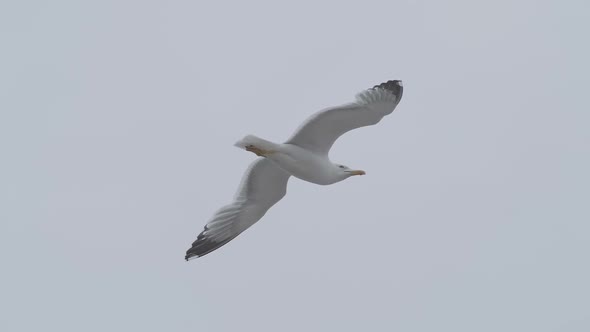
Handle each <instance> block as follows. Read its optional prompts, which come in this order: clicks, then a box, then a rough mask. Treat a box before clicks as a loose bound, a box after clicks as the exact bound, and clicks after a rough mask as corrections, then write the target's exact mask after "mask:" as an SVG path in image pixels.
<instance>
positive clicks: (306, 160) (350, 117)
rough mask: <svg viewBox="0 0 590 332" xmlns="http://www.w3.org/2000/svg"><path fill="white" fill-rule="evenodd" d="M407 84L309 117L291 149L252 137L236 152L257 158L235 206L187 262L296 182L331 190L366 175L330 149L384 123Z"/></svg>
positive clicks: (213, 222) (256, 216)
mask: <svg viewBox="0 0 590 332" xmlns="http://www.w3.org/2000/svg"><path fill="white" fill-rule="evenodd" d="M402 93H403V87H402V81H399V80H392V81H388V82H385V83H382V84H379V85H376V86H374V87H372V88H370V89H367V90H365V91H362V92H360V93H359V94H357V95H356V98H355V101H354V102H352V103H349V104H345V105H342V106H337V107H332V108H328V109H325V110H322V111H320V112H318V113H316V114H314V115H312V116H311V117H309V118H308V119H307V120H306V121H305V122H304V123H303V124H302V125H301V126H300V127H299V129H297V130H296V131H295V133H294V134H293V136H291V138H289V139H288V140H287V141H286V142H285V143H282V144H280V143H273V142H270V141H267V140H265V139H262V138H259V137H256V136H254V135H248V136H246V137H244V138H243V139H241V140H240V141H238V142H237V143H236V144H235V146H237V147H238V148H241V149H244V150H246V151H250V152H253V153H254V154H256V155H257V156H259V158H257V159H256V160H255V161H254V162H252V164H250V166H249V167H248V169H247V170H246V172H245V174H244V175H243V177H242V181H241V184H240V186H239V187H238V190H237V192H236V194H235V197H234V200H233V202H231V203H230V204H228V205H226V206H223V207H222V208H221V209H219V210H218V211H217V212H216V213H215V214H214V215H213V217H212V218H211V219H210V221H209V222H208V223H207V224H206V225H205V229H204V230H203V231H202V232H201V233H200V234H199V235H198V236H197V240H196V241H195V242H193V244H192V246H191V248H190V249H188V250H187V252H186V256H185V259H186V260H187V261H188V260H190V259H192V258H197V257H201V256H203V255H206V254H208V253H210V252H212V251H214V250H216V249H219V248H220V247H221V246H223V245H224V244H226V243H228V242H229V241H231V240H232V239H234V238H235V237H236V236H238V235H240V234H241V233H242V232H243V231H245V230H246V229H248V227H250V226H252V225H253V224H254V223H256V222H257V221H258V220H260V218H262V217H263V216H264V214H265V213H266V212H267V211H268V209H270V208H271V207H272V206H273V205H275V204H276V203H277V202H278V201H280V200H281V199H282V198H283V197H284V196H285V194H286V193H287V182H288V181H289V178H290V177H291V176H294V177H296V178H299V179H301V180H305V181H308V182H311V183H315V184H319V185H329V184H333V183H336V182H339V181H342V180H344V179H347V178H349V177H351V176H354V175H364V174H365V172H364V171H362V170H357V169H351V168H349V167H348V166H345V165H341V164H336V163H333V162H332V161H330V158H329V157H328V153H329V152H330V148H331V147H332V145H333V144H334V142H335V141H336V139H338V137H340V136H341V135H342V134H344V133H346V132H348V131H350V130H352V129H356V128H360V127H365V126H371V125H374V124H376V123H378V122H379V121H380V120H381V119H382V118H383V117H384V116H386V115H388V114H390V113H391V112H393V110H394V109H395V107H396V106H397V104H398V103H399V102H400V100H401V98H402Z"/></svg>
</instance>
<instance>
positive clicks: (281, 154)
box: [268, 144, 340, 185]
mask: <svg viewBox="0 0 590 332" xmlns="http://www.w3.org/2000/svg"><path fill="white" fill-rule="evenodd" d="M268 158H269V159H270V160H272V161H273V162H275V163H276V164H277V165H278V166H279V167H280V168H282V169H283V170H284V171H286V172H288V173H290V174H291V175H293V176H294V177H296V178H299V179H301V180H304V181H308V182H312V183H315V184H319V185H328V184H332V183H334V182H338V181H339V180H340V179H336V178H335V177H334V176H333V172H332V167H333V166H332V163H331V162H330V160H329V159H328V157H327V156H321V155H318V154H316V153H313V152H311V151H307V150H305V149H303V148H300V147H298V146H294V145H291V144H283V145H282V149H281V150H280V151H278V152H277V153H273V154H272V155H270V156H269V157H268Z"/></svg>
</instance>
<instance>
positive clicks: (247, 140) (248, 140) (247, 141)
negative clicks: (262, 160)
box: [234, 135, 277, 151]
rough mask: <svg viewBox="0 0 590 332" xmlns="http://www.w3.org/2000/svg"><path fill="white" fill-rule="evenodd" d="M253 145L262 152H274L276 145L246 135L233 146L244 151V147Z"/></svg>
mask: <svg viewBox="0 0 590 332" xmlns="http://www.w3.org/2000/svg"><path fill="white" fill-rule="evenodd" d="M248 145H253V146H255V147H257V148H259V149H263V150H269V151H272V150H276V146H277V144H275V143H273V142H270V141H267V140H265V139H262V138H259V137H256V136H254V135H247V136H246V137H244V138H242V139H241V140H239V141H237V142H236V143H235V144H234V146H236V147H238V148H240V149H244V150H245V149H246V146H248Z"/></svg>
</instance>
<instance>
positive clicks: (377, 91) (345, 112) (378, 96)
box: [285, 80, 403, 154]
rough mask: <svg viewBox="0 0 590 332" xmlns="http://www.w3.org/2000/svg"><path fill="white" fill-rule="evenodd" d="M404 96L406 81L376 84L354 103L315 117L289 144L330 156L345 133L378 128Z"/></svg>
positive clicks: (298, 131) (317, 114)
mask: <svg viewBox="0 0 590 332" xmlns="http://www.w3.org/2000/svg"><path fill="white" fill-rule="evenodd" d="M402 93H403V87H402V81H399V80H395V81H388V82H385V83H381V84H380V85H376V86H374V87H373V88H370V89H367V90H365V91H363V92H361V93H359V94H358V95H357V96H356V101H355V102H354V103H350V104H347V105H342V106H338V107H333V108H328V109H325V110H323V111H320V112H318V113H316V114H314V115H312V116H311V117H310V118H308V119H307V120H306V121H305V122H304V123H303V124H302V125H301V127H299V129H297V130H296V131H295V134H293V136H291V138H289V140H287V142H285V143H287V144H294V145H297V146H300V147H302V148H305V149H308V150H311V151H314V152H317V153H322V154H328V152H329V151H330V148H331V147H332V145H333V144H334V142H335V141H336V139H338V137H340V136H341V135H342V134H344V133H346V132H347V131H350V130H352V129H355V128H360V127H364V126H370V125H374V124H376V123H378V122H379V121H380V120H381V119H382V118H383V117H384V116H386V115H387V114H390V113H391V112H393V110H394V109H395V107H396V106H397V104H398V103H399V102H400V100H401V98H402Z"/></svg>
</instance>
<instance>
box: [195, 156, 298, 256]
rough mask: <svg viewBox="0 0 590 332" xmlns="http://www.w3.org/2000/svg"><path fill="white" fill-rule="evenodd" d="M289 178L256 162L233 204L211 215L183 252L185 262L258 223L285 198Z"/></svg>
mask: <svg viewBox="0 0 590 332" xmlns="http://www.w3.org/2000/svg"><path fill="white" fill-rule="evenodd" d="M289 177H290V175H289V174H288V173H287V172H285V171H283V170H282V169H280V168H279V167H278V166H275V165H274V164H273V163H272V162H271V161H270V160H267V159H265V158H259V159H256V160H255V161H254V162H253V163H252V164H250V167H248V170H246V172H245V173H244V176H243V177H242V182H241V184H240V186H239V187H238V191H237V192H236V195H235V197H234V201H233V202H232V203H230V204H228V205H226V206H224V207H222V208H221V209H219V210H218V211H217V212H216V213H215V214H214V216H213V217H212V218H211V220H210V221H209V222H208V223H207V225H205V229H204V230H203V231H202V232H201V234H199V236H198V237H197V240H196V241H195V242H193V244H192V247H191V248H190V249H189V250H188V251H187V252H186V256H185V259H186V260H189V259H191V258H196V257H200V256H203V255H206V254H208V253H210V252H212V251H213V250H215V249H218V248H219V247H221V246H223V245H224V244H226V243H228V242H229V241H231V240H232V239H233V238H235V237H236V236H238V235H239V234H240V233H242V232H243V231H245V230H246V229H247V228H248V227H250V226H252V225H253V224H254V223H256V222H257V221H258V220H260V218H262V216H264V214H265V213H266V211H268V209H270V208H271V207H272V206H273V205H275V204H276V203H277V202H278V201H280V200H281V199H282V198H283V197H284V196H285V194H286V193H287V182H288V181H289Z"/></svg>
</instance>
